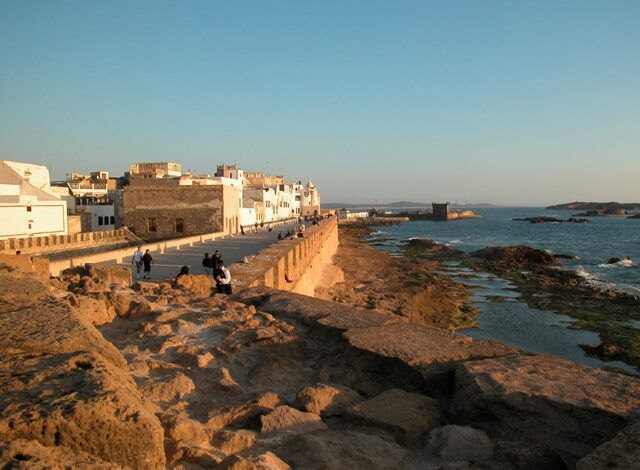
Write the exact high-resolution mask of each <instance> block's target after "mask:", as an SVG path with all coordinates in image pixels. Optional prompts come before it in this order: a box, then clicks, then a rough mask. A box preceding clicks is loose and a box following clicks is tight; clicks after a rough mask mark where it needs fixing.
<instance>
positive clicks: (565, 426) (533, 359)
mask: <svg viewBox="0 0 640 470" xmlns="http://www.w3.org/2000/svg"><path fill="white" fill-rule="evenodd" d="M455 410H456V413H457V414H459V415H461V416H465V417H466V418H467V419H468V420H469V421H471V422H474V421H477V422H483V421H485V420H486V417H487V415H490V416H493V417H495V419H496V423H498V422H499V423H500V424H499V425H500V426H501V427H503V428H505V429H511V430H512V431H513V432H517V433H518V434H524V435H528V436H530V437H532V438H534V439H535V440H537V441H539V442H541V443H543V444H545V445H548V446H550V447H551V448H553V449H556V450H558V451H559V452H561V453H562V454H563V455H565V456H566V458H567V459H568V461H572V460H574V459H577V458H580V457H582V456H584V455H586V454H587V453H588V452H589V451H590V450H591V449H593V448H594V447H595V446H597V445H599V444H600V443H602V442H603V441H606V440H609V439H612V438H613V437H614V436H615V435H616V433H618V432H619V431H621V430H622V429H624V428H625V427H626V426H627V425H628V424H630V423H632V422H633V421H634V420H637V419H638V418H639V417H640V381H639V380H638V379H637V378H635V377H628V376H624V375H619V374H611V373H609V372H605V371H603V370H600V369H595V368H591V367H587V366H582V365H579V364H575V363H572V362H569V361H566V360H563V359H559V358H556V357H551V356H543V355H520V356H506V357H501V358H495V359H486V360H482V361H473V362H466V363H463V364H461V365H460V366H459V368H458V371H457V373H456V393H455Z"/></svg>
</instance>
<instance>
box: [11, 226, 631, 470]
mask: <svg viewBox="0 0 640 470" xmlns="http://www.w3.org/2000/svg"><path fill="white" fill-rule="evenodd" d="M332 224H333V225H332ZM334 228H336V229H337V227H336V226H335V221H333V222H328V223H327V224H326V225H324V226H322V225H321V226H319V227H316V228H313V229H310V230H309V232H310V233H309V234H308V235H307V236H308V237H309V238H307V240H309V242H308V243H313V242H312V240H318V241H317V243H322V244H326V242H325V241H323V240H327V238H317V237H315V238H313V237H314V233H317V234H323V235H322V236H323V237H328V236H332V235H331V233H332V232H331V230H334ZM314 230H315V232H314ZM367 230H368V229H367V228H366V227H365V226H364V225H360V224H355V225H353V224H347V225H344V226H341V228H340V242H341V243H340V245H339V248H338V253H337V256H336V258H335V265H334V266H336V267H338V268H341V269H342V271H343V273H344V281H342V282H338V283H337V284H334V283H332V282H330V283H325V284H323V283H322V282H320V283H319V284H318V285H317V287H318V289H317V290H316V295H315V297H311V296H306V295H300V294H296V293H294V292H288V291H286V290H277V289H273V288H270V287H266V286H263V287H259V286H258V287H247V288H244V289H242V290H239V291H238V292H237V294H235V295H234V296H232V297H226V296H220V295H213V296H212V295H211V294H212V289H213V281H212V280H211V278H210V277H208V276H204V275H186V276H181V277H180V278H179V279H178V280H166V281H142V280H141V281H138V282H135V283H132V279H131V273H130V270H129V269H128V268H126V267H104V266H96V265H93V266H92V265H89V266H86V267H77V268H72V269H69V270H67V271H65V272H63V273H62V274H61V275H59V276H55V277H50V276H49V273H48V270H47V267H46V265H45V263H43V262H42V261H41V260H38V259H36V258H34V259H29V258H28V257H25V256H18V257H16V256H11V255H5V256H3V257H2V258H1V259H0V262H1V263H2V269H1V270H0V281H1V282H0V299H1V303H0V306H1V307H0V308H1V311H0V312H1V313H0V327H1V328H2V331H3V335H2V337H1V339H0V343H1V344H2V350H3V352H4V354H3V357H2V361H1V366H0V374H1V375H2V377H1V379H2V380H0V405H1V406H0V440H1V441H2V444H0V463H2V465H4V466H6V465H9V464H10V465H12V466H13V467H14V468H15V467H18V468H44V467H50V466H59V467H70V468H122V467H129V468H165V467H166V468H221V469H223V468H224V469H229V468H233V469H245V468H249V469H287V468H305V469H306V468H318V469H320V468H345V467H350V468H362V469H365V468H366V469H377V468H380V469H383V468H385V469H386V468H394V469H395V468H399V469H402V468H406V469H414V468H415V469H418V468H433V469H445V468H452V467H455V468H458V467H462V468H501V469H502V468H503V469H541V468H548V469H552V468H554V469H555V468H578V469H592V468H605V467H607V466H610V465H611V464H612V463H615V464H617V465H620V466H621V468H633V467H634V466H637V464H638V457H639V456H640V454H639V453H638V438H637V437H638V433H639V432H640V428H639V427H638V424H636V423H637V420H638V418H639V417H640V379H638V378H637V377H632V376H628V375H625V374H620V373H614V372H609V371H605V370H600V369H596V368H592V367H587V366H583V365H579V364H575V363H572V362H569V361H566V360H563V359H560V358H557V357H552V356H547V355H542V354H529V353H524V352H523V351H521V350H518V349H517V348H513V347H509V346H506V345H503V344H500V343H498V342H495V341H488V340H472V339H471V338H470V337H468V336H465V335H462V334H459V333H457V332H456V331H455V330H456V329H458V328H461V327H465V326H468V325H469V324H472V323H473V321H474V315H475V312H474V309H473V306H472V305H471V302H470V298H469V292H468V290H467V289H466V288H465V286H463V285H461V284H458V283H456V282H455V281H453V280H451V279H450V278H448V277H447V276H446V275H442V274H439V272H438V270H437V268H438V266H439V263H440V262H441V261H442V260H444V259H449V258H451V257H452V256H453V257H455V256H458V255H459V254H457V253H456V252H455V250H449V249H447V248H444V247H442V245H439V244H435V243H430V242H427V241H421V240H415V241H410V242H408V243H407V244H406V247H405V256H403V257H402V258H391V257H389V256H388V255H386V254H384V253H381V252H379V251H377V250H375V249H374V248H373V247H370V246H367V245H365V244H362V243H361V242H360V237H361V236H362V235H363V234H365V233H366V232H367ZM302 242H303V241H300V242H299V243H302ZM287 243H290V242H287ZM291 243H293V242H291ZM296 243H297V242H296ZM305 243H307V242H305ZM288 246H293V245H286V244H283V245H279V248H278V249H279V250H285V251H286V250H287V249H289V248H288ZM296 246H297V245H296ZM318 246H319V245H318ZM267 251H268V252H269V253H271V254H270V255H268V256H266V252H265V256H263V257H260V256H258V257H257V258H259V259H261V260H262V261H261V262H260V263H262V264H261V266H263V267H267V266H268V265H269V263H270V261H269V260H270V259H276V258H274V256H275V255H274V253H275V252H274V251H273V248H269V249H267ZM311 252H313V251H311ZM425 253H426V254H428V256H423V255H424V254H425ZM477 258H478V259H483V260H485V262H486V263H489V265H491V266H492V269H493V266H495V269H502V266H505V267H507V269H509V270H511V269H512V268H513V266H514V263H520V264H521V265H527V266H531V265H537V264H540V265H541V266H547V265H550V264H553V263H554V262H555V261H554V260H553V259H550V258H547V257H545V256H543V255H541V254H540V253H538V252H536V251H530V250H526V249H517V250H514V251H488V252H485V253H478V254H477ZM256 266H257V265H256ZM328 266H329V265H328ZM250 268H251V263H249V264H248V265H245V270H246V272H247V273H249V272H250ZM232 270H234V272H240V271H241V269H240V266H238V267H237V268H233V267H232ZM543 272H546V270H545V269H543ZM247 276H252V277H250V279H257V278H256V273H255V272H251V273H250V274H247ZM241 281H242V279H239V282H241ZM568 371H570V372H569V373H568Z"/></svg>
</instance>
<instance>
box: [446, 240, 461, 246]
mask: <svg viewBox="0 0 640 470" xmlns="http://www.w3.org/2000/svg"><path fill="white" fill-rule="evenodd" d="M460 243H462V240H458V239H455V240H449V241H448V242H447V243H445V246H453V245H459V244H460Z"/></svg>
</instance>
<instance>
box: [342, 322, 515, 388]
mask: <svg viewBox="0 0 640 470" xmlns="http://www.w3.org/2000/svg"><path fill="white" fill-rule="evenodd" d="M345 337H346V338H347V341H348V342H349V345H350V346H352V347H354V348H357V349H360V350H364V351H368V352H371V353H374V354H377V355H379V356H382V357H387V358H392V359H399V360H400V361H402V362H404V363H406V364H408V365H410V366H412V367H414V368H416V369H417V370H418V371H419V372H420V373H421V374H422V376H423V377H424V378H425V379H427V380H429V379H432V378H435V377H437V376H439V375H441V374H444V373H451V372H453V371H455V369H456V367H457V366H458V364H460V363H462V362H464V361H469V360H474V359H481V358H486V357H495V356H504V355H507V354H518V350H516V349H514V348H511V347H509V346H505V345H503V344H499V343H496V342H494V341H485V340H479V341H474V340H472V339H471V338H469V337H468V336H462V335H460V334H458V333H455V332H453V331H450V330H443V329H440V328H434V327H430V326H426V325H418V324H415V323H395V324H389V325H384V326H378V327H369V328H354V329H350V330H349V331H347V332H346V333H345Z"/></svg>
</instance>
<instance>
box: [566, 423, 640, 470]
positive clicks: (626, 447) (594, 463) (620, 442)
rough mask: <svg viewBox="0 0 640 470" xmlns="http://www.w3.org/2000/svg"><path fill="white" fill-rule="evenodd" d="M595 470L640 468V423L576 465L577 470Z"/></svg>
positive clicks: (619, 434) (628, 428)
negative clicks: (601, 469)
mask: <svg viewBox="0 0 640 470" xmlns="http://www.w3.org/2000/svg"><path fill="white" fill-rule="evenodd" d="M594 468H640V423H636V424H633V425H631V426H629V427H627V428H625V429H624V430H622V431H621V432H619V433H618V434H617V435H616V437H614V438H613V439H611V440H610V441H607V442H605V443H604V444H601V445H599V446H598V447H596V449H595V450H594V451H593V452H591V453H590V454H588V455H587V456H585V457H583V458H582V459H580V460H579V461H578V463H577V464H576V469H577V470H591V469H594Z"/></svg>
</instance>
